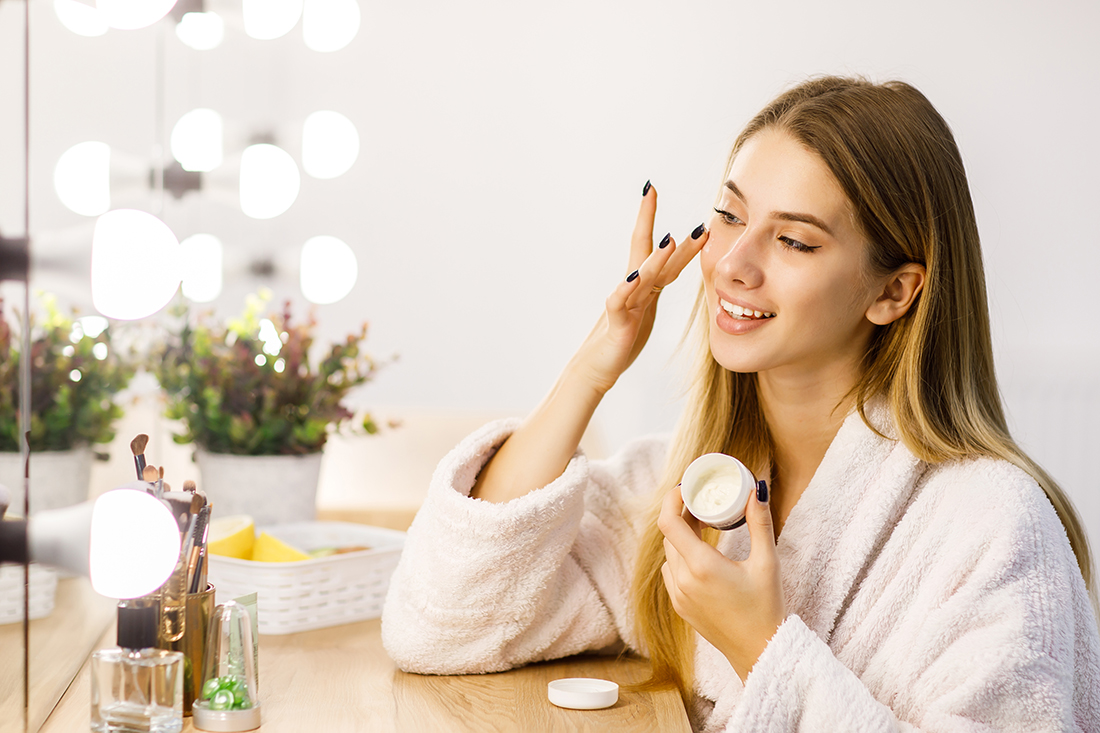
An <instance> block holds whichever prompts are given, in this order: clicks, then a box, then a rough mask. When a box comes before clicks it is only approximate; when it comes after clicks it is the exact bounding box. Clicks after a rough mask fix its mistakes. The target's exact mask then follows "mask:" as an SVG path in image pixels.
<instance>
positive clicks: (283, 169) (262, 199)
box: [241, 143, 302, 219]
mask: <svg viewBox="0 0 1100 733" xmlns="http://www.w3.org/2000/svg"><path fill="white" fill-rule="evenodd" d="M301 185H302V176H301V174H300V173H298V166H297V165H296V164H295V163H294V159H293V158H291V157H290V155H289V154H288V153H287V152H286V151H284V150H283V149H282V148H279V147H276V146H275V145H269V144H267V143H261V144H259V145H249V146H248V147H247V148H245V150H244V152H243V153H242V154H241V210H242V211H244V213H245V214H247V215H248V216H251V217H252V218H253V219H271V218H272V217H275V216H278V215H279V214H281V213H283V212H284V211H286V210H287V209H289V208H290V205H291V204H293V203H294V199H296V198H298V190H299V189H300V188H301Z"/></svg>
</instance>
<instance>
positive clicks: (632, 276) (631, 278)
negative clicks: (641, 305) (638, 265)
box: [626, 270, 638, 283]
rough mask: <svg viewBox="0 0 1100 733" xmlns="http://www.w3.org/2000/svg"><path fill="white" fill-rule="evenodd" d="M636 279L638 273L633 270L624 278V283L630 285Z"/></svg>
mask: <svg viewBox="0 0 1100 733" xmlns="http://www.w3.org/2000/svg"><path fill="white" fill-rule="evenodd" d="M637 279H638V271H637V270H635V271H634V272H632V273H630V274H629V275H627V276H626V281H627V282H628V283H632V282H634V281H635V280H637Z"/></svg>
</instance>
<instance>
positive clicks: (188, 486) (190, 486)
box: [183, 479, 198, 491]
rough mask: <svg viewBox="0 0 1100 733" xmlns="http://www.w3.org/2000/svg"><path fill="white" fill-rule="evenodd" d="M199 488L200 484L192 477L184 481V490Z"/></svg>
mask: <svg viewBox="0 0 1100 733" xmlns="http://www.w3.org/2000/svg"><path fill="white" fill-rule="evenodd" d="M197 488H198V486H197V485H196V484H195V482H194V481H192V480H191V479H187V480H186V481H184V482H183V490H184V491H194V490H195V489H197Z"/></svg>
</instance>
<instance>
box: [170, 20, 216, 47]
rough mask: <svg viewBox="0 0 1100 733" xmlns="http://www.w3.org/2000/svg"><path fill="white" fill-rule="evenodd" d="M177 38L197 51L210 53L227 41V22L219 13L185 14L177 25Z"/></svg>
mask: <svg viewBox="0 0 1100 733" xmlns="http://www.w3.org/2000/svg"><path fill="white" fill-rule="evenodd" d="M176 37H177V38H179V39H180V40H181V41H183V43H184V45H186V46H188V47H190V48H193V49H195V50H196V51H209V50H210V49H213V48H217V47H218V46H220V45H221V43H222V41H223V40H224V39H225V22H224V21H223V20H222V18H221V16H220V15H218V14H217V13H195V12H191V13H184V14H183V17H182V18H180V22H179V23H177V24H176Z"/></svg>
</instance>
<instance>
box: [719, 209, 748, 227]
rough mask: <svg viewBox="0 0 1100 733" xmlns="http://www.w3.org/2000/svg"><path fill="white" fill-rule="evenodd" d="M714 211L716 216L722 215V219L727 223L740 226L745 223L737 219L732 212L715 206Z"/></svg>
mask: <svg viewBox="0 0 1100 733" xmlns="http://www.w3.org/2000/svg"><path fill="white" fill-rule="evenodd" d="M714 213H716V214H718V216H720V217H722V221H724V222H725V223H727V224H729V225H730V226H740V225H742V224H744V223H745V222H743V221H741V220H740V219H738V218H737V217H736V216H734V215H733V214H731V213H729V212H728V211H722V209H719V208H715V209H714Z"/></svg>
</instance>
